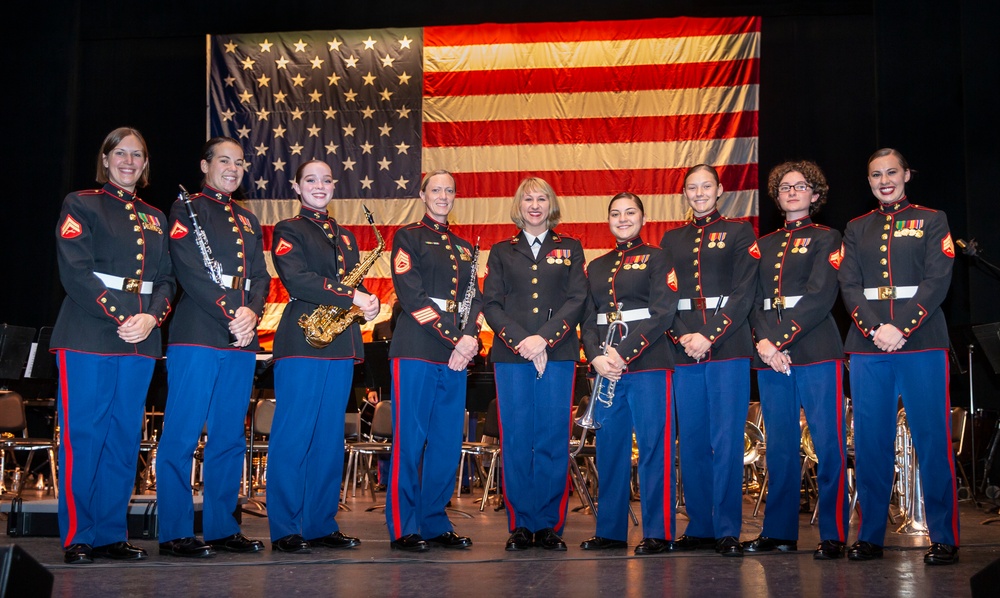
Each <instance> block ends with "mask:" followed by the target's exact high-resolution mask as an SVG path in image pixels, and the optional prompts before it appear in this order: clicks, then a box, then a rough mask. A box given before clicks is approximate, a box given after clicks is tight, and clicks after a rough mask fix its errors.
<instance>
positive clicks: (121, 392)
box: [51, 127, 176, 563]
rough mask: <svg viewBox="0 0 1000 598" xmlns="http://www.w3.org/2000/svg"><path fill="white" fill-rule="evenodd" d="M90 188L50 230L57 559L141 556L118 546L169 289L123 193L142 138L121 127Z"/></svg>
mask: <svg viewBox="0 0 1000 598" xmlns="http://www.w3.org/2000/svg"><path fill="white" fill-rule="evenodd" d="M97 181H98V182H99V183H103V184H104V187H103V188H102V189H96V190H93V191H77V192H75V193H70V194H69V195H67V196H66V199H65V200H63V205H62V212H61V213H60V215H59V225H58V227H57V228H56V249H57V252H58V258H59V278H60V280H61V281H62V285H63V288H64V289H65V290H66V298H65V299H64V300H63V303H62V307H61V308H60V310H59V317H58V318H57V319H56V325H55V328H54V330H53V331H52V343H51V346H52V350H53V351H54V352H55V354H56V361H57V363H58V366H59V396H58V403H57V409H58V412H59V413H58V421H59V442H60V444H59V469H60V473H59V507H58V508H59V532H60V535H61V538H62V546H63V548H64V549H65V551H66V553H65V561H66V562H67V563H90V562H92V559H93V557H104V558H112V559H119V560H133V559H135V560H138V559H144V558H146V551H145V550H143V549H141V548H137V547H135V546H132V545H131V544H129V543H128V526H127V517H128V501H129V499H130V498H131V496H132V486H133V484H134V483H135V463H136V459H137V458H138V456H139V441H140V439H141V435H142V418H143V408H144V407H145V405H146V393H147V391H148V390H149V382H150V380H151V379H152V377H153V365H154V360H155V359H156V358H159V357H160V356H161V355H162V354H163V347H162V345H161V341H160V328H159V326H160V324H162V323H163V319H164V318H166V317H167V314H168V313H169V312H170V309H171V303H170V302H171V301H172V300H173V297H174V291H175V290H176V285H175V283H174V277H173V273H172V268H171V263H170V254H169V253H168V252H167V237H166V235H165V234H164V230H163V227H164V226H166V221H167V219H166V217H165V216H164V215H163V212H161V211H160V210H158V209H156V208H154V207H153V206H151V205H149V204H147V203H145V202H144V201H142V200H141V199H139V198H138V197H137V196H136V195H135V188H136V186H143V187H144V186H146V184H147V182H148V181H149V153H148V151H147V150H146V141H145V140H144V139H143V138H142V135H141V134H140V133H139V132H138V131H136V130H135V129H130V128H127V127H121V128H118V129H115V130H114V131H111V133H109V134H108V136H107V137H105V138H104V143H103V144H102V145H101V151H100V153H99V154H98V156H97Z"/></svg>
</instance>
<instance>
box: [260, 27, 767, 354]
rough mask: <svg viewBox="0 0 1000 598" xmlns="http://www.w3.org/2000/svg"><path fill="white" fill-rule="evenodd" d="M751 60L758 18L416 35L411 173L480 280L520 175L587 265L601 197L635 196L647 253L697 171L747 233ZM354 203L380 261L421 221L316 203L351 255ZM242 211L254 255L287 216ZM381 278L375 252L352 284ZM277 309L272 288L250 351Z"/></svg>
mask: <svg viewBox="0 0 1000 598" xmlns="http://www.w3.org/2000/svg"><path fill="white" fill-rule="evenodd" d="M759 55H760V19H759V18H758V17H736V18H723V19H698V18H676V19H652V20H641V21H605V22H579V23H531V24H509V25H508V24H504V25H500V24H487V25H472V26H455V27H429V28H425V29H424V94H423V95H424V100H423V148H422V161H423V167H422V169H423V171H424V172H430V171H433V170H436V169H446V170H449V171H451V172H452V173H454V175H455V180H456V187H457V191H458V197H459V198H458V200H457V201H456V202H455V208H454V210H453V211H452V214H451V218H450V220H451V222H452V223H453V229H452V230H453V231H454V232H455V233H456V234H458V235H459V236H461V237H463V238H465V239H469V240H475V239H476V238H479V239H480V244H481V246H482V249H483V252H482V254H481V255H480V260H479V268H480V270H479V273H480V276H482V275H483V274H484V272H485V266H486V262H487V260H488V254H489V247H490V246H492V245H493V244H494V243H496V242H498V241H501V240H503V239H507V238H509V237H510V236H511V235H512V234H514V233H515V232H516V229H515V227H514V225H513V224H512V223H511V221H510V204H511V201H512V196H513V193H514V191H515V190H516V189H517V186H518V184H519V183H520V181H521V180H522V179H523V178H524V177H525V176H539V177H542V178H544V179H545V180H547V181H548V182H549V183H550V184H551V185H552V187H553V189H554V190H555V192H556V194H557V195H558V196H559V198H560V200H561V204H562V217H563V218H562V220H563V223H562V224H560V226H559V231H560V232H562V233H563V234H566V235H571V236H575V237H578V238H579V239H581V241H582V242H583V245H584V248H585V250H586V254H587V255H586V257H587V260H588V262H589V261H590V260H591V259H593V258H595V257H597V256H599V255H602V254H603V253H605V252H607V251H608V250H609V249H610V248H611V247H612V246H613V244H614V238H613V237H612V236H611V234H610V232H609V231H608V226H607V205H608V201H609V200H610V198H611V197H612V196H613V195H615V194H616V193H619V192H621V191H631V192H633V193H635V194H637V195H638V196H639V197H641V198H642V200H643V203H644V204H645V208H646V217H647V225H646V230H645V231H644V234H643V236H644V237H645V238H646V239H647V240H648V241H652V242H658V241H659V239H660V237H662V235H663V233H664V232H666V231H667V230H668V229H670V228H674V227H676V226H680V225H681V224H683V222H684V221H685V220H686V212H687V205H686V202H684V200H683V196H682V194H681V188H682V185H683V180H682V177H683V176H684V172H685V170H686V169H687V168H688V167H690V166H692V165H694V164H697V163H701V162H704V163H708V164H713V165H715V166H716V167H717V168H718V169H719V171H720V174H721V176H722V184H723V187H724V189H725V191H726V193H725V194H724V195H723V197H722V199H721V200H720V202H719V207H720V210H721V211H722V213H723V214H725V215H727V216H730V217H737V218H748V219H750V220H751V221H753V222H755V223H756V217H757V214H758V191H757V188H758V172H757V148H758V138H757V131H758V122H757V109H758V81H759ZM362 203H364V204H365V205H367V207H368V208H369V209H371V210H372V212H373V213H374V215H375V221H376V223H377V226H378V227H379V230H380V231H381V232H382V234H383V235H384V236H385V238H386V242H387V247H388V246H391V243H392V237H393V234H394V233H395V231H396V229H398V228H399V227H400V226H404V225H406V224H408V223H410V222H413V221H415V220H418V219H420V218H421V217H422V215H423V204H422V203H421V202H420V201H419V200H418V199H413V200H399V199H381V200H380V199H376V200H370V199H368V200H360V199H357V200H338V201H336V202H335V203H333V204H331V208H330V212H331V214H332V215H333V216H334V217H335V218H336V219H337V221H338V222H340V223H341V224H343V225H345V226H347V227H348V228H350V229H351V231H352V232H353V233H354V234H355V236H356V237H357V239H358V244H359V246H360V247H361V248H363V250H364V248H370V247H373V246H374V245H375V237H374V234H373V233H372V230H371V228H370V227H369V226H368V225H367V221H366V219H365V216H364V210H363V209H362ZM246 205H247V207H248V208H249V209H251V210H252V211H253V212H254V213H255V214H257V216H258V218H260V220H261V223H262V224H263V225H264V228H265V235H267V239H266V240H265V248H266V249H270V230H271V227H272V226H273V225H274V224H275V223H276V222H278V221H279V220H281V219H282V218H287V217H291V216H294V215H295V214H297V213H298V202H297V201H295V200H258V201H248V202H246ZM363 253H364V251H363ZM269 267H270V264H269ZM390 267H391V266H390V264H389V251H388V249H387V250H386V252H385V254H384V255H383V256H382V258H381V259H380V260H379V261H378V262H377V263H376V264H375V266H374V267H373V268H372V269H371V270H370V271H369V273H368V277H367V278H366V280H365V285H366V287H367V288H368V289H369V290H371V291H373V292H376V293H378V294H379V296H380V297H381V298H382V299H383V302H384V303H388V301H387V299H388V297H389V295H390V292H391V290H392V288H391V281H390V280H389V279H390V272H391V270H390ZM271 272H272V273H273V272H274V270H273V268H271ZM284 301H287V293H284V292H283V289H281V288H280V284H272V293H271V296H270V297H269V300H268V302H269V308H268V312H267V314H266V315H265V319H264V320H263V321H262V322H261V328H262V330H264V331H265V333H264V338H263V339H262V340H265V341H266V331H267V330H269V329H273V328H270V327H272V326H276V325H277V317H280V310H281V307H282V304H283V302H284ZM385 310H386V315H387V314H388V305H386V306H385ZM380 319H381V318H380Z"/></svg>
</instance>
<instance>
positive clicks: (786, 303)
mask: <svg viewBox="0 0 1000 598" xmlns="http://www.w3.org/2000/svg"><path fill="white" fill-rule="evenodd" d="M801 299H802V295H790V296H788V297H775V298H774V299H764V311H767V310H769V309H777V308H779V307H780V308H782V309H788V308H790V307H795V304H796V303H798V302H799V301H800V300H801Z"/></svg>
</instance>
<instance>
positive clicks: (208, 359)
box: [156, 137, 271, 558]
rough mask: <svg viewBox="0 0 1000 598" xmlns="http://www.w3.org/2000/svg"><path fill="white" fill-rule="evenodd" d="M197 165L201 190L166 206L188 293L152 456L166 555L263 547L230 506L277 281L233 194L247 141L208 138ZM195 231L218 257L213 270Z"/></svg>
mask: <svg viewBox="0 0 1000 598" xmlns="http://www.w3.org/2000/svg"><path fill="white" fill-rule="evenodd" d="M201 171H202V173H204V175H205V177H204V183H203V185H202V190H201V193H196V194H194V195H192V196H191V197H190V201H191V205H190V206H186V205H185V203H186V202H185V201H184V200H183V199H178V200H177V201H175V202H174V205H173V207H171V209H170V255H171V257H172V258H173V261H174V269H175V270H176V272H177V280H178V282H180V284H181V288H182V289H183V293H182V294H181V297H180V299H179V300H178V301H177V312H176V313H175V314H174V316H173V321H172V322H171V323H170V338H169V341H168V346H167V384H168V393H167V407H166V409H165V410H164V411H165V413H164V415H163V436H162V437H161V438H160V444H159V450H158V452H157V460H156V495H157V504H158V509H159V513H158V514H159V524H160V532H159V537H160V554H167V555H173V556H181V557H195V558H201V557H209V556H212V555H214V554H215V550H225V551H229V552H257V551H260V550H263V549H264V544H263V543H262V542H261V541H259V540H251V539H250V538H247V537H246V536H244V535H243V534H242V533H240V524H239V522H238V521H237V520H236V517H234V515H233V514H234V513H235V512H236V510H237V508H238V502H237V501H238V499H239V493H240V479H241V477H242V474H243V465H244V455H245V453H246V430H245V428H244V422H245V421H246V415H247V408H248V407H249V405H250V393H251V390H252V387H253V375H254V369H255V367H256V355H255V354H256V352H257V351H258V349H260V345H259V343H258V341H257V322H258V320H259V319H260V316H261V314H262V313H263V311H264V299H265V298H266V297H267V291H268V289H269V287H270V284H271V277H270V275H269V274H268V273H267V267H266V265H265V264H264V243H263V234H262V231H261V227H260V223H259V222H258V221H257V217H256V216H254V215H253V213H252V212H250V211H249V210H247V209H246V208H244V207H243V206H241V205H239V204H238V203H236V202H235V201H233V193H235V192H236V191H237V190H238V189H239V188H240V183H241V182H242V181H243V173H244V162H243V148H242V147H241V146H240V144H239V142H238V141H236V140H235V139H232V138H230V137H214V138H212V139H209V140H208V141H207V142H206V143H205V145H204V147H203V148H202V155H201ZM189 207H190V209H191V210H192V211H193V212H194V213H195V215H196V218H194V219H192V218H191V217H190V216H189V212H188V208H189ZM196 221H197V222H196ZM199 229H200V230H201V231H203V233H204V239H205V241H206V246H207V247H209V248H210V249H211V252H212V259H213V260H214V261H215V262H217V264H218V267H217V269H215V270H213V271H211V272H210V271H209V268H207V267H206V262H207V261H208V260H207V259H206V252H204V251H203V250H202V248H201V247H199V242H198V237H199V233H198V230H199ZM206 428H207V432H208V442H207V444H206V445H205V451H204V466H203V467H204V472H205V476H204V477H205V489H204V494H203V502H202V529H203V530H204V537H205V539H206V540H207V542H202V541H201V540H199V539H197V538H196V537H195V535H194V503H193V500H192V496H191V465H192V461H191V455H192V454H194V451H195V448H196V447H197V446H198V439H199V438H200V437H201V432H202V430H203V429H206Z"/></svg>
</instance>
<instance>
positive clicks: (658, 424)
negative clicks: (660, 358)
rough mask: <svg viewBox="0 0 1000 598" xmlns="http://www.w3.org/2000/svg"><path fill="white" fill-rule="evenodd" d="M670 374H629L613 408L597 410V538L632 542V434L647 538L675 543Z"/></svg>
mask: <svg viewBox="0 0 1000 598" xmlns="http://www.w3.org/2000/svg"><path fill="white" fill-rule="evenodd" d="M671 374H672V372H670V371H669V370H654V371H648V372H635V373H625V374H624V375H623V376H622V377H621V379H619V380H618V383H617V385H616V387H615V396H614V399H612V404H611V406H610V407H606V406H604V405H603V404H598V405H596V406H595V407H594V420H595V421H596V422H597V423H599V424H600V425H601V427H600V428H598V430H597V478H598V480H599V481H600V486H599V492H600V494H599V496H598V501H597V503H598V504H597V534H596V535H598V536H600V537H602V538H609V539H612V540H627V539H628V505H629V501H630V500H631V491H630V487H629V479H630V477H631V472H632V431H633V430H635V442H636V445H637V446H638V449H639V488H640V490H639V498H640V502H641V506H642V535H643V537H645V538H659V539H662V540H674V539H675V536H676V528H675V517H674V511H675V505H676V504H677V497H676V489H677V475H676V470H675V469H674V456H675V452H674V451H675V446H676V445H675V441H674V422H673V405H672V404H671V402H672V399H673V397H672V395H671V392H670V390H671V389H670V386H671V384H670V382H671Z"/></svg>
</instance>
